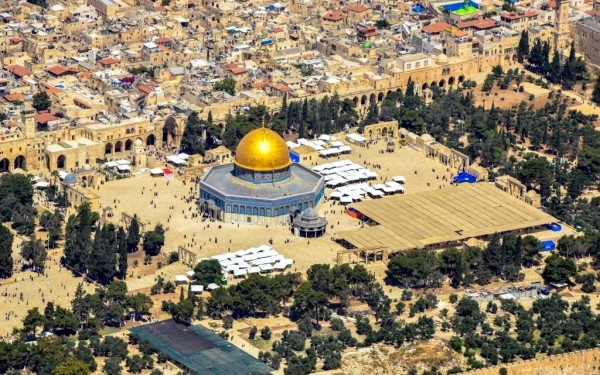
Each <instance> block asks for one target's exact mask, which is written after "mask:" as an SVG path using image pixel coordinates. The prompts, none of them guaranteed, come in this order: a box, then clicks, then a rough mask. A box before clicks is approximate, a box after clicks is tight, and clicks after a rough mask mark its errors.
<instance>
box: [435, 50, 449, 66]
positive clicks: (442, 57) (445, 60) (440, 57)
mask: <svg viewBox="0 0 600 375" xmlns="http://www.w3.org/2000/svg"><path fill="white" fill-rule="evenodd" d="M437 61H438V62H439V63H440V64H447V63H448V56H446V55H445V54H443V53H440V54H439V55H438V56H437Z"/></svg>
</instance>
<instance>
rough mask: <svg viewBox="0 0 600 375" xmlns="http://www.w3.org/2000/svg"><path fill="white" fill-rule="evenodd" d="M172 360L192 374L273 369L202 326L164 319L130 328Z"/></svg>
mask: <svg viewBox="0 0 600 375" xmlns="http://www.w3.org/2000/svg"><path fill="white" fill-rule="evenodd" d="M130 331H131V332H133V333H136V334H138V335H139V336H140V338H142V339H144V340H148V341H149V342H150V343H152V345H153V346H154V347H155V348H156V349H157V350H158V351H160V352H162V353H164V354H166V355H167V356H169V358H170V359H171V361H172V362H173V363H175V364H176V365H178V366H180V367H182V368H183V369H185V370H188V371H190V372H191V373H193V374H199V375H200V374H201V375H251V374H252V375H263V374H271V372H272V371H273V369H272V368H270V367H269V366H267V365H266V364H264V363H263V362H261V361H259V360H258V359H256V358H254V357H252V356H251V355H250V354H248V353H246V352H244V351H242V350H240V349H238V348H237V347H236V346H235V345H233V344H231V343H230V342H229V341H227V340H224V339H223V338H221V337H220V336H218V335H217V334H215V333H213V332H212V331H211V330H209V329H207V328H205V327H202V326H198V325H195V326H192V325H185V324H179V323H177V322H175V321H174V320H172V319H171V320H165V321H162V322H156V323H151V324H146V325H142V326H139V327H134V328H131V330H130Z"/></svg>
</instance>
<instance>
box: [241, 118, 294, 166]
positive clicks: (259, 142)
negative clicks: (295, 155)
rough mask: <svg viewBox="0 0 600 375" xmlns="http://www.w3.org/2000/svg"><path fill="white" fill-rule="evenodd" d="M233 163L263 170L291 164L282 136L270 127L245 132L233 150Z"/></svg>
mask: <svg viewBox="0 0 600 375" xmlns="http://www.w3.org/2000/svg"><path fill="white" fill-rule="evenodd" d="M234 163H235V164H236V165H237V166H239V167H242V168H244V169H248V170H252V171H257V172H265V171H272V170H280V169H283V168H286V167H288V166H290V164H292V160H291V159H290V155H289V152H288V147H287V144H286V143H285V141H284V140H283V138H281V137H280V136H279V134H277V133H275V132H274V131H273V130H271V129H267V128H259V129H254V130H252V131H251V132H250V133H248V134H246V135H245V136H244V138H242V140H241V141H240V143H239V144H238V146H237V149H236V150H235V160H234Z"/></svg>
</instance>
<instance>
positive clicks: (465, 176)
mask: <svg viewBox="0 0 600 375" xmlns="http://www.w3.org/2000/svg"><path fill="white" fill-rule="evenodd" d="M475 181H477V177H475V176H473V175H472V174H470V173H467V172H460V173H459V174H458V175H456V176H454V182H456V183H458V184H462V183H463V182H468V183H470V184H472V183H474V182H475Z"/></svg>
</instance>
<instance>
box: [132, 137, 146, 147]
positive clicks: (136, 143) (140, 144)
mask: <svg viewBox="0 0 600 375" xmlns="http://www.w3.org/2000/svg"><path fill="white" fill-rule="evenodd" d="M134 144H135V145H136V146H137V147H140V146H143V145H144V142H142V140H141V139H139V138H138V139H136V140H135V143H134Z"/></svg>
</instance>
